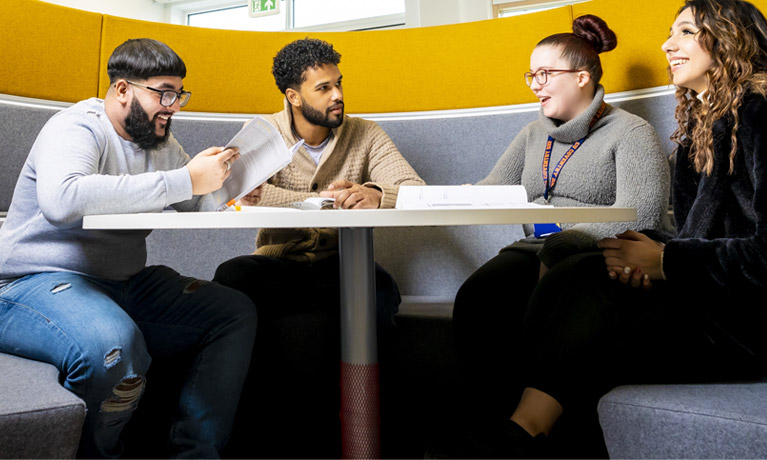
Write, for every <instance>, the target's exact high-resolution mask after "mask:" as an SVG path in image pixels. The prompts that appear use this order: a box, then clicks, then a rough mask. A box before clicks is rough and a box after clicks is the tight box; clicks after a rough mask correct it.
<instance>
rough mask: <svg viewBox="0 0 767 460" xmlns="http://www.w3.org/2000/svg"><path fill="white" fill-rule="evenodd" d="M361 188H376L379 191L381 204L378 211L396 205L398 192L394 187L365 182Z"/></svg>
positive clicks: (397, 188)
mask: <svg viewBox="0 0 767 460" xmlns="http://www.w3.org/2000/svg"><path fill="white" fill-rule="evenodd" d="M362 186H363V187H371V188H376V189H378V190H380V191H381V203H380V204H379V205H378V208H379V209H390V208H393V207H394V206H395V205H396V204H397V191H398V190H399V187H397V186H396V185H386V184H378V183H376V182H365V183H364V184H362Z"/></svg>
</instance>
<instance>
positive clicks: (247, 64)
mask: <svg viewBox="0 0 767 460" xmlns="http://www.w3.org/2000/svg"><path fill="white" fill-rule="evenodd" d="M294 35H297V34H291V33H282V32H244V31H232V30H218V29H204V28H198V27H189V26H178V25H169V24H160V23H154V22H145V21H137V20H132V19H124V18H118V17H114V16H108V15H105V16H104V35H103V48H102V50H101V71H100V83H99V95H100V96H101V97H103V96H104V95H105V94H106V91H107V89H108V87H109V77H108V76H107V61H108V59H109V56H110V55H111V54H112V51H114V49H115V48H116V47H117V46H119V45H120V44H121V43H123V42H124V41H125V40H128V39H130V38H152V39H155V40H159V41H161V42H163V43H166V44H167V45H168V46H170V47H171V48H172V49H173V50H174V51H175V52H176V53H178V55H179V56H181V58H182V59H183V60H184V63H185V64H186V68H187V77H186V78H185V79H184V88H185V89H188V90H189V91H191V92H192V98H191V99H190V101H189V104H188V105H187V106H186V107H185V110H193V111H201V112H230V113H269V112H274V111H277V110H280V109H281V108H282V94H281V93H280V91H279V90H278V89H277V86H276V85H275V84H274V79H273V78H272V74H271V68H272V58H273V57H274V55H275V54H276V53H277V51H278V50H279V49H280V48H281V47H282V46H283V44H284V43H287V42H289V41H290V40H291V38H286V36H290V37H293V36H294Z"/></svg>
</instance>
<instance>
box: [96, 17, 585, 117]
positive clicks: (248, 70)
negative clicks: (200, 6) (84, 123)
mask: <svg viewBox="0 0 767 460" xmlns="http://www.w3.org/2000/svg"><path fill="white" fill-rule="evenodd" d="M571 18H572V16H571V13H570V8H569V7H567V8H559V9H556V10H550V11H546V12H542V13H536V14H531V15H526V16H518V17H513V18H507V19H500V20H488V21H480V22H473V23H465V24H457V25H450V26H439V27H425V28H414V29H400V30H387V31H365V32H335V33H312V34H307V33H296V32H279V33H274V32H245V31H225V30H214V29H204V28H195V27H187V26H174V25H167V24H158V23H151V22H144V21H136V20H130V19H123V18H117V17H112V16H105V17H104V25H103V31H104V33H103V38H102V42H103V48H102V52H101V72H100V75H101V82H100V85H99V94H100V95H102V96H103V95H104V94H105V93H106V90H107V88H108V78H107V75H106V62H107V59H108V58H109V55H110V54H111V53H112V51H113V50H114V48H115V47H117V46H118V45H119V44H120V43H122V42H124V41H125V40H127V39H129V38H140V37H149V38H154V39H157V40H160V41H163V42H165V43H167V44H168V45H169V46H170V47H171V48H173V49H174V50H175V51H176V52H177V53H178V54H179V55H180V56H181V58H182V59H184V62H185V63H186V65H187V78H186V79H185V81H184V85H185V88H187V89H189V90H190V91H192V93H193V96H192V99H191V101H190V102H189V105H188V106H187V109H188V110H194V111H203V112H239V113H268V112H274V111H276V110H279V109H280V108H281V107H282V94H281V93H280V92H279V90H278V89H277V87H276V86H275V84H274V79H273V77H272V75H271V67H272V59H273V57H274V55H275V54H276V53H277V51H278V50H279V49H280V48H282V47H283V46H284V45H286V44H287V43H289V42H291V41H293V40H295V39H299V38H304V37H306V36H311V37H315V38H320V39H323V40H327V41H329V42H331V43H333V45H334V46H335V48H336V49H337V50H338V51H339V52H340V53H341V55H342V58H341V65H340V69H341V72H342V73H343V74H344V89H345V99H346V103H347V111H348V112H350V113H367V112H392V111H418V110H437V109H452V108H465V107H483V106H493V105H502V104H514V103H519V102H530V101H533V100H534V98H533V97H532V94H531V93H530V90H529V89H528V88H527V86H526V85H525V84H524V80H523V77H522V74H523V73H524V72H526V71H527V70H528V69H529V67H530V65H529V58H530V52H531V51H532V49H533V47H534V46H535V44H536V43H537V42H538V41H539V40H540V39H541V38H543V37H545V36H546V35H549V34H551V33H555V32H561V31H567V30H569V29H570V25H571V22H572V19H571Z"/></svg>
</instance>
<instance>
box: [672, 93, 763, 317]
mask: <svg viewBox="0 0 767 460" xmlns="http://www.w3.org/2000/svg"><path fill="white" fill-rule="evenodd" d="M738 113H739V118H740V126H739V128H738V134H737V139H738V149H737V153H736V155H735V168H734V171H733V173H732V174H730V173H729V166H730V163H729V153H730V148H731V141H730V135H731V129H732V120H730V119H729V117H727V118H723V119H720V120H718V121H717V122H716V123H715V124H714V144H715V145H714V151H715V159H714V169H713V172H712V174H711V175H710V176H706V175H705V173H696V172H695V169H694V168H693V166H692V164H691V162H690V160H689V158H688V151H687V150H686V149H679V151H678V152H677V158H676V169H675V172H674V179H673V186H672V193H673V199H674V217H675V221H676V224H677V229H678V232H679V235H678V237H677V238H674V239H672V240H670V241H668V242H667V244H666V249H665V254H664V260H663V267H664V271H665V274H666V278H667V279H668V280H669V282H674V281H681V282H684V283H685V284H686V285H688V286H689V288H690V289H691V290H696V289H698V287H710V288H714V289H715V290H718V288H723V289H724V290H725V291H727V292H731V293H732V294H745V295H746V297H747V296H749V295H753V294H757V295H764V294H765V293H766V292H765V291H767V99H765V98H764V97H762V96H759V95H757V94H753V93H752V94H748V95H747V96H746V97H745V99H744V102H743V104H742V106H741V107H740V109H739V111H738ZM688 283H689V284H688ZM749 293H750V294H749ZM736 297H740V295H736ZM763 302H764V298H763V297H760V299H759V303H760V304H762V303H763Z"/></svg>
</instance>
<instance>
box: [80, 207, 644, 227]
mask: <svg viewBox="0 0 767 460" xmlns="http://www.w3.org/2000/svg"><path fill="white" fill-rule="evenodd" d="M636 218H637V216H636V209H634V208H611V207H561V208H554V207H536V208H515V209H486V208H482V209H425V210H411V209H408V210H403V209H360V210H352V209H343V210H338V209H325V210H318V211H306V210H295V209H285V208H260V209H259V210H258V211H256V212H252V211H239V212H238V211H226V212H162V213H140V214H104V215H92V216H85V218H84V219H83V228H84V229H102V230H107V229H108V230H117V229H122V230H129V229H136V230H137V229H161V228H165V229H182V228H307V227H328V228H330V227H335V228H366V227H423V226H452V225H508V224H533V223H547V222H556V223H565V222H567V223H574V222H631V221H635V220H636Z"/></svg>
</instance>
